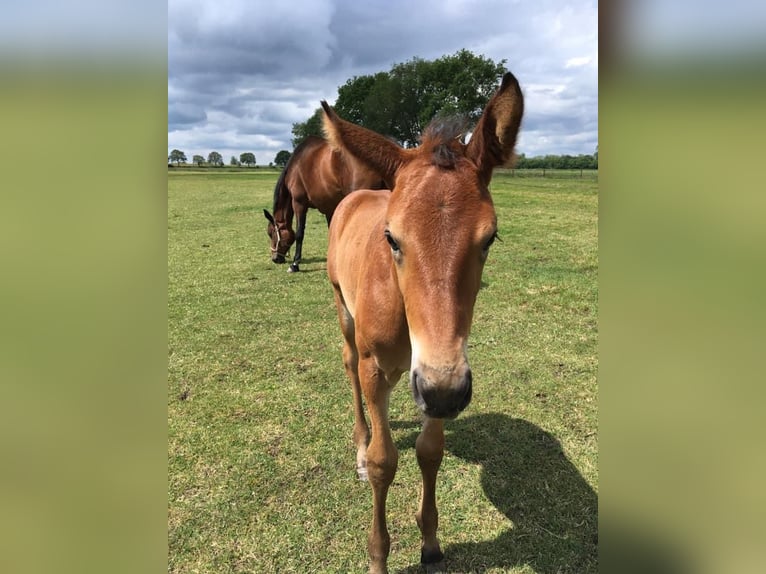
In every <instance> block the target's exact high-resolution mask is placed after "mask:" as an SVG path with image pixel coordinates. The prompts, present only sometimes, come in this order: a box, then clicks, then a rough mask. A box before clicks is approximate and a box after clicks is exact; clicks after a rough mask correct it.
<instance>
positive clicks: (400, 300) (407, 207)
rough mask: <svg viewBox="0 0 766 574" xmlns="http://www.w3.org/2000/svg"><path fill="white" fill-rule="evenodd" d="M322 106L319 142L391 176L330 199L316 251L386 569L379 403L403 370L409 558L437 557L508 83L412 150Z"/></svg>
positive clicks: (510, 142)
mask: <svg viewBox="0 0 766 574" xmlns="http://www.w3.org/2000/svg"><path fill="white" fill-rule="evenodd" d="M322 107H323V108H324V112H325V115H324V129H325V132H326V134H327V137H328V140H329V142H330V143H331V144H332V145H333V146H335V148H336V149H339V150H342V151H343V152H345V153H349V154H351V155H352V156H354V157H355V158H357V159H358V160H359V161H361V162H363V163H365V164H366V165H368V166H369V167H370V168H371V169H372V170H374V171H375V172H377V173H380V174H382V176H383V179H384V180H385V181H386V182H388V183H389V185H390V186H391V192H389V191H386V190H383V191H374V190H361V191H356V192H354V193H352V194H350V195H349V196H347V197H346V198H345V199H344V200H343V201H342V202H341V203H340V205H339V206H338V208H337V209H336V211H335V215H334V217H333V220H332V224H331V225H330V238H329V248H328V254H327V271H328V274H329V277H330V281H331V283H332V285H333V288H334V295H335V304H336V306H337V310H338V317H339V319H340V326H341V330H342V332H343V337H344V339H345V343H344V346H343V362H344V365H345V368H346V373H347V375H348V377H349V379H350V381H351V387H352V390H353V396H354V415H355V422H354V433H353V439H354V443H355V445H356V447H357V455H356V465H357V471H358V474H359V477H360V478H362V479H365V478H368V479H369V482H370V484H371V486H372V493H373V517H372V528H371V530H370V533H369V538H368V545H367V547H368V551H369V556H370V572H372V573H382V572H386V571H387V568H386V561H387V558H388V553H389V549H390V537H389V534H388V529H387V527H386V496H387V493H388V488H389V485H390V484H391V482H392V481H393V479H394V475H395V474H396V468H397V462H398V453H397V450H396V446H395V445H394V442H393V439H392V437H391V429H390V426H389V421H388V402H389V396H390V393H391V390H392V388H393V387H394V385H395V384H396V382H397V381H398V380H399V378H400V376H401V375H402V373H403V372H404V371H406V370H408V369H409V371H410V380H409V386H410V390H411V391H412V396H413V398H414V400H415V403H416V404H417V406H418V407H419V408H420V410H421V411H422V413H423V415H424V422H423V429H422V432H421V433H420V435H419V437H418V439H417V441H416V444H415V451H416V454H417V460H418V464H419V466H420V470H421V472H422V475H423V484H422V489H421V497H420V506H419V509H418V511H417V514H416V519H417V523H418V526H419V528H420V530H421V533H422V548H421V562H423V563H424V564H434V563H440V562H441V561H442V560H443V554H442V551H441V548H440V546H439V540H438V539H437V537H436V529H437V525H438V512H437V509H436V475H437V473H438V471H439V467H440V465H441V461H442V456H443V453H444V426H443V425H444V419H451V418H454V417H456V416H457V415H458V413H460V412H461V411H462V410H463V409H465V407H466V406H468V403H469V402H470V400H471V393H472V377H471V369H470V367H469V365H468V359H467V356H466V349H467V339H468V334H469V331H470V329H471V320H472V317H473V308H474V303H475V301H476V295H477V293H478V291H479V286H480V284H481V274H482V270H483V267H484V262H485V260H486V258H487V254H488V251H489V248H490V245H492V242H493V241H494V239H495V237H496V236H497V221H496V217H495V210H494V207H493V204H492V197H491V196H490V192H489V188H488V186H489V182H490V179H491V178H492V172H493V170H494V168H495V167H497V166H500V165H505V164H507V163H509V162H510V161H511V159H512V156H513V149H514V146H515V143H516V136H517V134H518V131H519V126H520V124H521V117H522V113H523V97H522V93H521V89H520V87H519V84H518V81H517V80H516V78H515V77H514V76H513V75H512V74H510V73H507V74H505V76H504V77H503V79H502V83H501V86H500V88H499V90H498V91H497V92H496V93H495V95H494V96H493V97H492V99H491V100H490V101H489V103H488V104H487V106H486V108H485V109H484V112H483V114H482V116H481V118H480V119H479V122H478V124H477V126H476V129H475V130H474V131H473V134H472V137H471V139H470V141H469V143H468V144H463V143H462V142H461V140H460V139H459V138H460V136H461V135H462V133H461V131H460V129H459V128H458V127H457V124H449V123H447V122H436V123H432V124H431V125H430V126H429V127H428V128H427V129H426V131H425V132H424V134H423V136H422V138H421V145H420V146H419V147H417V148H415V149H403V148H401V147H399V146H398V145H396V144H395V143H393V142H392V141H390V140H388V139H387V138H385V137H383V136H381V135H379V134H376V133H374V132H372V131H370V130H367V129H365V128H362V127H360V126H357V125H354V124H352V123H349V122H347V121H345V120H342V119H341V118H339V117H338V116H337V115H336V114H335V112H334V111H333V110H332V109H331V108H330V107H329V106H328V105H327V103H326V102H322ZM363 396H364V400H365V402H366V403H367V408H368V410H369V414H370V423H371V427H372V433H371V434H370V427H368V425H367V421H366V419H365V415H364V408H363V405H362V397H363ZM368 441H369V445H368Z"/></svg>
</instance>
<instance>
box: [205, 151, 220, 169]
mask: <svg viewBox="0 0 766 574" xmlns="http://www.w3.org/2000/svg"><path fill="white" fill-rule="evenodd" d="M207 162H208V163H209V164H210V165H213V166H216V167H219V166H222V165H223V158H222V157H221V154H220V153H218V152H217V151H211V152H210V153H209V154H208V156H207Z"/></svg>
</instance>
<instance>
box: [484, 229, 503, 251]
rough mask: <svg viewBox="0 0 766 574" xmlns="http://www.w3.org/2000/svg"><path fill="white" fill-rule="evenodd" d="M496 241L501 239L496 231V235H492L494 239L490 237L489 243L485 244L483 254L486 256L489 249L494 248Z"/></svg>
mask: <svg viewBox="0 0 766 574" xmlns="http://www.w3.org/2000/svg"><path fill="white" fill-rule="evenodd" d="M495 239H499V237H498V236H497V231H495V233H493V234H492V237H490V238H489V239H487V241H485V242H484V245H483V246H482V248H481V250H482V253H483V254H484V255H485V256H486V255H487V253H488V252H489V248H490V247H492V244H493V243H494V242H495Z"/></svg>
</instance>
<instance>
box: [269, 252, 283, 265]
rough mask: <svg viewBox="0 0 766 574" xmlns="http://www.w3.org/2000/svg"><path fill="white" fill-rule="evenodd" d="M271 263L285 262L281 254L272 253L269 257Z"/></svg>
mask: <svg viewBox="0 0 766 574" xmlns="http://www.w3.org/2000/svg"><path fill="white" fill-rule="evenodd" d="M271 261H272V262H274V263H284V262H285V256H284V255H282V254H281V253H274V254H273V255H272V256H271Z"/></svg>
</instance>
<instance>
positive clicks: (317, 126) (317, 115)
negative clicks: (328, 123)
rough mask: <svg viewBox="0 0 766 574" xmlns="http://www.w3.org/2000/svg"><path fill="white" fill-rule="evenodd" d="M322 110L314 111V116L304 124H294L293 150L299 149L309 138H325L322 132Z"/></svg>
mask: <svg viewBox="0 0 766 574" xmlns="http://www.w3.org/2000/svg"><path fill="white" fill-rule="evenodd" d="M323 113H324V112H322V108H317V109H316V110H314V115H313V116H311V117H310V118H309V119H308V120H306V121H305V122H303V123H300V122H299V123H296V124H293V136H294V137H293V149H295V148H297V147H298V146H299V145H301V143H302V142H303V140H305V139H306V138H307V137H309V136H319V137H324V133H323V132H322V114H323Z"/></svg>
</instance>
